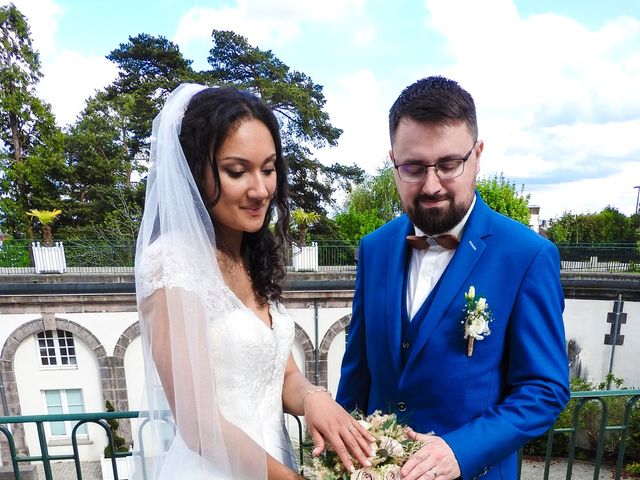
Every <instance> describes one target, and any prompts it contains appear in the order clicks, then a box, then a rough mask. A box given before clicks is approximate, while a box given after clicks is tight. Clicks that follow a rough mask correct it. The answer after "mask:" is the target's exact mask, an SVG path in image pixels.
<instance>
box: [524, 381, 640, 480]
mask: <svg viewBox="0 0 640 480" xmlns="http://www.w3.org/2000/svg"><path fill="white" fill-rule="evenodd" d="M625 398H626V402H624V410H623V412H622V416H621V422H620V423H618V424H616V425H609V421H610V415H609V413H610V412H609V407H610V402H611V401H612V400H614V399H622V400H624V399H625ZM639 400H640V390H631V389H630V390H595V391H584V392H571V402H570V404H569V405H568V406H567V409H566V410H565V412H568V413H570V414H571V416H570V418H571V422H570V425H568V426H562V425H558V424H556V426H554V427H553V428H551V429H550V430H549V431H548V432H547V434H546V436H547V442H546V444H547V446H546V453H545V461H544V476H543V480H549V475H550V467H551V459H552V458H553V457H552V453H553V447H554V438H556V435H558V434H560V435H568V436H569V445H568V453H567V473H566V478H567V479H571V478H572V474H573V466H574V462H575V459H576V458H575V457H576V448H577V447H578V446H579V445H578V443H579V433H580V432H581V430H582V429H581V427H580V425H581V418H582V414H583V411H584V409H585V407H587V406H588V405H589V404H591V405H593V404H594V403H595V404H596V405H597V409H598V412H597V413H598V415H597V417H599V420H598V421H597V422H596V423H597V444H596V451H595V458H594V460H593V462H594V470H593V478H594V480H598V479H599V478H600V470H601V468H602V463H603V459H604V454H605V442H606V441H607V439H608V438H609V439H610V438H611V435H619V437H618V438H617V440H618V441H617V455H616V457H617V460H616V469H615V477H614V478H615V480H619V479H620V478H622V470H623V468H624V459H625V458H624V457H625V448H626V443H627V439H628V438H629V434H630V421H631V416H632V414H633V413H634V410H636V409H638V408H640V405H639V404H638V401H639ZM636 414H637V410H636ZM635 433H640V432H635ZM610 453H616V452H610ZM520 459H521V460H522V449H521V450H520ZM520 468H522V461H521V462H520ZM519 476H520V475H519Z"/></svg>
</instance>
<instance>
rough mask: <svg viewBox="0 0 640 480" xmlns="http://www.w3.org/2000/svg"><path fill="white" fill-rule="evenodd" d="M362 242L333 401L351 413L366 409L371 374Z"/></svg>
mask: <svg viewBox="0 0 640 480" xmlns="http://www.w3.org/2000/svg"><path fill="white" fill-rule="evenodd" d="M364 243H365V242H361V243H360V248H359V249H358V271H357V273H356V289H355V293H354V296H353V310H352V313H351V323H350V324H349V338H348V340H347V347H346V351H345V354H344V357H343V359H342V369H341V373H340V383H339V384H338V393H337V395H336V401H337V402H338V403H339V404H340V405H342V406H343V407H344V409H345V410H347V411H348V412H351V411H353V410H355V409H359V410H362V411H363V412H365V413H366V412H367V407H368V399H369V388H370V385H371V376H370V373H369V367H368V365H367V342H366V329H365V318H364V304H363V302H364V280H363V279H364V270H365V264H364V257H365V255H364V249H365V247H364Z"/></svg>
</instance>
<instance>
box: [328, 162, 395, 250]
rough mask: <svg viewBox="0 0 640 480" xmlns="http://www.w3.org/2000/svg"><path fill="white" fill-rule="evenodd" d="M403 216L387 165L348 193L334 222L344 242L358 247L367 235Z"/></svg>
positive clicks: (391, 172)
mask: <svg viewBox="0 0 640 480" xmlns="http://www.w3.org/2000/svg"><path fill="white" fill-rule="evenodd" d="M401 213H402V204H401V203H400V197H399V196H398V191H397V189H396V186H395V180H394V178H393V167H392V166H391V164H389V163H386V164H385V165H384V166H383V167H382V168H379V169H378V171H377V173H376V174H375V175H373V176H367V177H366V178H365V179H364V181H363V182H362V183H360V184H359V185H356V186H355V187H353V188H352V189H351V191H350V192H349V194H348V195H347V199H346V201H345V203H344V207H343V209H342V211H340V212H338V213H337V214H336V216H335V222H336V224H337V226H338V228H339V231H340V237H341V238H342V240H343V241H346V242H348V243H350V244H353V245H357V244H358V242H360V239H361V238H362V237H364V236H365V235H366V234H368V233H370V232H372V231H373V230H375V229H376V228H378V227H381V226H382V225H384V224H385V223H387V222H388V221H390V220H392V219H394V218H395V217H397V216H398V215H400V214H401Z"/></svg>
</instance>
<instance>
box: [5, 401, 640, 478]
mask: <svg viewBox="0 0 640 480" xmlns="http://www.w3.org/2000/svg"><path fill="white" fill-rule="evenodd" d="M639 400H640V390H596V391H586V392H572V393H571V402H570V405H569V406H568V407H567V410H565V412H566V413H568V414H569V418H570V421H569V424H568V425H560V424H557V425H556V426H554V428H552V429H550V430H549V432H548V433H547V441H546V454H545V461H544V476H543V480H548V479H549V476H550V467H551V460H552V459H553V458H554V457H553V455H552V453H553V445H554V439H556V438H557V437H558V436H560V435H565V436H568V439H569V440H568V453H567V454H566V460H567V472H566V478H567V479H571V478H572V474H573V466H574V461H575V457H576V448H577V447H578V446H579V433H580V432H581V419H582V418H583V417H584V413H585V412H584V411H585V409H586V408H587V406H589V405H590V406H591V408H593V405H597V409H598V413H599V420H598V422H597V423H598V424H597V430H598V431H597V446H596V451H595V459H594V460H593V462H594V472H593V478H594V480H597V479H598V478H600V477H599V475H600V470H601V469H602V463H603V459H604V454H605V444H606V440H607V439H608V438H609V439H610V438H611V436H612V435H617V442H616V443H615V445H616V446H617V451H616V452H609V453H614V454H615V455H616V456H617V461H616V469H615V477H614V478H615V479H616V480H619V479H620V478H622V470H623V467H624V461H625V447H626V443H627V440H628V438H629V436H630V434H631V433H634V434H638V433H640V432H630V425H631V418H632V415H634V414H635V415H637V414H638V409H639V408H640V404H639V403H638V402H639ZM621 401H622V404H623V405H624V409H623V411H622V412H621V414H620V412H618V416H619V417H620V421H619V422H615V423H616V424H614V425H609V423H610V419H611V415H610V406H611V405H613V403H612V402H618V405H620V402H621ZM634 412H635V413H634ZM291 416H292V417H293V418H294V419H295V420H296V422H297V430H298V438H299V439H302V438H303V432H302V423H301V422H300V419H299V418H298V417H296V416H294V415H291ZM138 417H139V412H137V411H129V412H98V413H82V414H60V415H24V416H14V417H0V432H2V433H3V434H4V436H5V437H6V440H7V442H8V445H9V452H10V454H11V465H12V467H13V472H14V475H15V478H16V480H20V478H21V477H20V468H19V465H20V464H26V463H30V462H42V465H43V470H44V476H45V479H46V480H53V473H52V465H51V464H52V462H54V461H58V460H73V461H74V464H75V469H76V476H77V479H78V480H82V472H81V469H80V456H79V451H78V442H77V439H76V432H77V430H78V428H79V427H80V426H81V425H83V424H85V423H96V424H98V425H100V426H101V427H102V428H103V429H104V430H105V433H106V435H107V439H108V442H109V444H110V445H111V447H112V451H114V456H113V457H112V458H111V466H112V469H113V474H114V480H118V478H119V477H118V470H117V465H116V458H118V457H127V456H129V455H131V454H130V453H128V452H115V448H114V444H113V435H112V431H111V429H110V428H109V425H108V423H107V420H110V419H123V418H126V419H131V418H138ZM56 421H72V422H78V423H76V425H75V427H74V428H73V431H72V433H71V442H72V452H71V453H70V454H63V455H52V454H50V453H49V448H48V446H47V438H46V433H45V428H44V424H45V423H47V422H56ZM26 423H33V424H35V426H36V430H37V432H38V441H39V444H40V455H29V456H21V455H18V453H17V451H16V446H15V441H14V438H13V434H12V433H11V430H10V429H9V428H8V427H7V425H8V424H26ZM559 423H561V422H559ZM143 424H144V422H143ZM142 428H143V426H142V425H141V426H140V429H142ZM138 434H139V436H140V432H139V433H138ZM139 446H140V448H143V446H142V445H139ZM299 454H300V458H299V461H300V464H301V465H302V463H303V451H302V445H300V448H299ZM520 454H521V460H522V450H521V451H520ZM555 458H557V457H555ZM564 458H565V457H563V459H564ZM521 465H522V462H521ZM143 473H144V472H143ZM519 476H520V475H519ZM554 477H555V478H557V475H556V474H554Z"/></svg>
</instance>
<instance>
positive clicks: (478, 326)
mask: <svg viewBox="0 0 640 480" xmlns="http://www.w3.org/2000/svg"><path fill="white" fill-rule="evenodd" d="M488 331H489V322H487V320H485V319H484V318H482V317H480V318H478V317H476V318H474V319H473V320H472V321H471V323H470V324H469V325H467V334H468V335H469V336H471V337H473V338H475V339H476V340H482V339H483V338H484V337H483V336H482V335H483V334H485V333H487V332H488Z"/></svg>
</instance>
